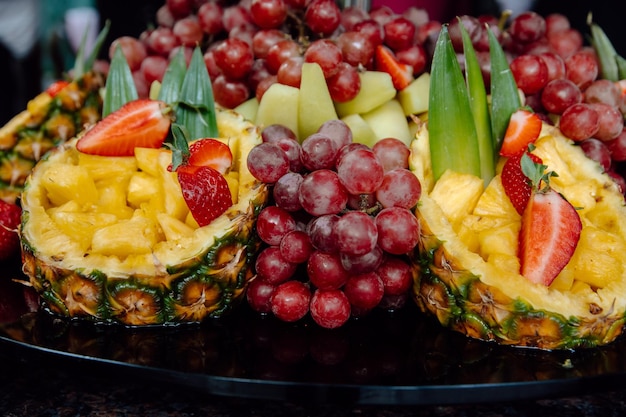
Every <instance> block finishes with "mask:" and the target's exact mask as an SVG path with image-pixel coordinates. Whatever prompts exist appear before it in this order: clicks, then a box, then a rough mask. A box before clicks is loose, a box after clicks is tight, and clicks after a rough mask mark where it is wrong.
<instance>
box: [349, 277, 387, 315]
mask: <svg viewBox="0 0 626 417" xmlns="http://www.w3.org/2000/svg"><path fill="white" fill-rule="evenodd" d="M343 291H344V292H345V294H346V296H347V297H348V300H349V301H350V304H351V305H352V306H353V307H357V308H358V309H361V310H365V311H367V310H371V309H373V308H374V307H376V306H377V305H378V303H380V301H381V300H382V298H383V295H384V294H385V288H384V285H383V281H382V280H381V279H380V277H379V276H378V274H377V273H376V272H367V273H365V274H356V275H352V276H350V278H349V279H348V281H347V282H346V285H345V286H344V288H343Z"/></svg>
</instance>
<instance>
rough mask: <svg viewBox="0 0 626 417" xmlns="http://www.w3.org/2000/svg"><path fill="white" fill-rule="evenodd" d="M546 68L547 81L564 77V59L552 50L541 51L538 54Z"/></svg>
mask: <svg viewBox="0 0 626 417" xmlns="http://www.w3.org/2000/svg"><path fill="white" fill-rule="evenodd" d="M538 56H539V58H541V59H542V60H543V62H544V64H546V68H547V69H548V81H547V82H550V81H552V80H557V79H559V78H565V61H564V60H563V58H561V57H560V56H559V55H557V54H556V53H554V52H542V53H540V54H539V55H538Z"/></svg>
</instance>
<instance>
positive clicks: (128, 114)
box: [76, 99, 172, 156]
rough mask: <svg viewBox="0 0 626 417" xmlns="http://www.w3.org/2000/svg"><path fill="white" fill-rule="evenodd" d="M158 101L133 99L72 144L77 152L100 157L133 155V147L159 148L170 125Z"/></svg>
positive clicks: (168, 114) (167, 110)
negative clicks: (74, 144)
mask: <svg viewBox="0 0 626 417" xmlns="http://www.w3.org/2000/svg"><path fill="white" fill-rule="evenodd" d="M171 122H172V121H171V118H170V110H169V107H168V106H167V105H166V104H165V103H164V102H162V101H158V100H150V99H138V100H133V101H130V102H128V103H126V104H125V105H123V106H122V107H120V108H119V109H118V110H116V111H114V112H112V113H110V114H109V115H108V116H107V117H105V118H104V119H102V120H101V121H100V122H99V123H97V124H96V125H95V126H94V127H93V128H91V129H89V130H88V131H87V132H85V134H84V135H83V136H82V137H81V138H80V139H79V140H78V142H76V149H78V150H79V151H80V152H83V153H86V154H91V155H100V156H133V155H134V152H135V148H137V147H142V148H160V147H161V146H162V145H163V142H164V141H165V138H166V137H167V134H168V132H169V130H170V125H171Z"/></svg>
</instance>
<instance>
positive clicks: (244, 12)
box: [222, 4, 253, 32]
mask: <svg viewBox="0 0 626 417" xmlns="http://www.w3.org/2000/svg"><path fill="white" fill-rule="evenodd" d="M222 23H223V25H224V30H225V31H226V32H230V31H232V30H233V28H235V27H237V26H240V25H248V24H252V23H253V22H252V17H251V16H250V13H249V12H248V9H246V8H245V7H244V6H243V5H242V4H234V5H232V6H228V7H225V8H224V10H223V12H222Z"/></svg>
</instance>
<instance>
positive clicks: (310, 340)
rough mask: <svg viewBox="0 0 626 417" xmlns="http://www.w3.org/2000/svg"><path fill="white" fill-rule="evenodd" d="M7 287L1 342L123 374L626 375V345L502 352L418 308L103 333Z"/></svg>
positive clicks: (304, 377) (480, 378)
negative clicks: (114, 367)
mask: <svg viewBox="0 0 626 417" xmlns="http://www.w3.org/2000/svg"><path fill="white" fill-rule="evenodd" d="M16 270H18V269H16ZM5 271H6V269H5ZM14 276H15V277H19V272H16V273H15V275H14ZM5 277H6V273H3V280H2V281H1V282H0V338H1V339H4V340H8V341H15V342H22V343H25V344H28V345H30V346H33V347H39V348H46V349H52V350H54V351H58V352H59V353H61V354H64V353H71V354H78V355H83V356H88V357H91V358H96V359H105V360H113V361H116V362H120V363H123V364H133V365H140V366H145V367H153V368H160V369H164V370H172V371H180V372H184V373H194V374H206V375H211V376H218V377H226V378H247V379H259V380H263V381H293V382H303V383H316V384H317V383H320V384H359V385H363V384H366V385H373V384H374V385H383V386H435V385H457V384H506V383H515V382H534V381H547V380H562V379H564V380H566V379H571V378H581V377H583V378H584V377H595V376H602V375H605V374H615V373H617V374H620V373H623V372H626V363H625V357H626V355H624V352H626V346H625V343H626V342H625V341H624V338H623V337H622V338H620V339H618V340H617V341H616V342H614V343H613V344H611V345H609V346H606V347H603V348H598V349H589V350H581V351H576V352H569V351H563V352H545V351H538V350H531V349H523V348H513V347H506V346H498V345H496V344H494V343H486V342H480V341H477V340H473V339H469V338H466V337H465V336H462V335H460V334H457V333H454V332H451V331H448V330H445V329H443V328H441V327H440V326H439V325H438V324H437V323H435V322H433V321H432V320H431V319H430V318H426V317H423V316H422V315H420V313H419V312H418V311H417V309H416V308H415V307H414V306H413V305H409V306H408V307H405V308H404V309H403V310H400V311H397V312H395V313H387V312H383V311H379V312H375V313H373V314H371V315H370V316H368V317H365V318H362V319H359V320H354V321H351V322H349V323H348V324H347V325H346V326H344V327H342V328H340V329H335V330H327V329H322V328H319V327H318V326H316V325H314V324H312V323H311V322H302V323H297V324H289V323H284V322H280V321H278V320H275V319H274V318H273V317H261V316H259V315H257V314H256V313H254V312H251V311H249V310H248V309H247V308H246V307H245V306H241V307H240V308H239V309H238V310H237V311H236V312H235V313H233V314H232V315H230V316H228V317H225V318H221V319H218V320H213V321H208V322H205V323H203V324H201V325H182V326H180V327H167V328H163V327H149V328H124V327H121V326H117V325H106V326H102V325H100V326H98V325H94V324H92V323H89V322H77V321H68V320H66V319H62V318H57V317H54V316H53V315H51V314H49V313H47V312H45V311H31V310H33V308H32V305H33V303H32V300H33V298H32V297H33V294H32V293H30V292H29V291H28V288H25V287H23V286H22V285H20V284H16V283H14V282H12V281H11V280H10V279H6V278H5ZM29 306H30V307H29Z"/></svg>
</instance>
